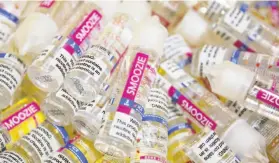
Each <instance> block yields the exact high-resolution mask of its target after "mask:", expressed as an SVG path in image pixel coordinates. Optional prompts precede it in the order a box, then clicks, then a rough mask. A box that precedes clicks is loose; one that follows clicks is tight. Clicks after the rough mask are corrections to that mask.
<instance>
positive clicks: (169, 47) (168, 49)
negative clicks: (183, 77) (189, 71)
mask: <svg viewBox="0 0 279 163" xmlns="http://www.w3.org/2000/svg"><path fill="white" fill-rule="evenodd" d="M163 58H164V59H172V60H174V61H175V62H176V63H177V64H178V65H179V67H181V68H184V67H186V66H187V65H189V64H190V63H191V61H192V50H191V49H190V47H189V45H188V44H187V43H186V42H185V41H184V39H183V37H182V36H181V35H179V34H175V35H172V36H169V37H168V38H167V39H166V41H165V43H164V55H163Z"/></svg>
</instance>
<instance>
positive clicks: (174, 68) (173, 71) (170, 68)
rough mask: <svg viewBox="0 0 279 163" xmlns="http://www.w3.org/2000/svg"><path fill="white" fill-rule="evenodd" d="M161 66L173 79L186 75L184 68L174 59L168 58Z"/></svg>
mask: <svg viewBox="0 0 279 163" xmlns="http://www.w3.org/2000/svg"><path fill="white" fill-rule="evenodd" d="M160 67H161V68H162V69H163V70H164V71H165V72H166V73H167V74H168V75H169V76H170V78H172V79H173V80H177V79H179V78H180V77H182V76H184V75H185V72H184V70H183V69H181V68H180V67H179V66H178V65H177V64H176V63H174V62H173V60H167V61H165V62H163V63H162V64H161V65H160Z"/></svg>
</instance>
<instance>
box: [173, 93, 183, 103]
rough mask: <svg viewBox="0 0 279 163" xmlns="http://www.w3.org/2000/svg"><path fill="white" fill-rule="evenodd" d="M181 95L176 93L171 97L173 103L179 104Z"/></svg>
mask: <svg viewBox="0 0 279 163" xmlns="http://www.w3.org/2000/svg"><path fill="white" fill-rule="evenodd" d="M180 95H181V93H180V92H179V91H177V90H176V91H175V92H174V94H173V95H172V96H171V101H172V102H173V103H177V102H178V99H179V97H180Z"/></svg>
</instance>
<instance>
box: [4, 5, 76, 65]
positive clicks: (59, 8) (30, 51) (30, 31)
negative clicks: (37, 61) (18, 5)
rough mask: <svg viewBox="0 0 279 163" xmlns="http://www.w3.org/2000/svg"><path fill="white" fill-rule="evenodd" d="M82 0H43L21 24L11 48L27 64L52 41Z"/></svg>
mask: <svg viewBox="0 0 279 163" xmlns="http://www.w3.org/2000/svg"><path fill="white" fill-rule="evenodd" d="M79 3H80V2H78V1H75V2H74V1H73V2H59V1H42V2H41V3H40V4H39V6H37V8H36V10H35V12H32V13H31V14H30V15H28V17H27V18H26V19H24V21H23V22H22V23H21V24H20V26H19V27H18V29H17V30H16V32H15V34H14V36H13V38H12V40H11V44H10V47H9V50H10V51H11V52H13V53H16V54H18V55H20V56H22V57H23V58H24V61H25V62H26V63H27V64H30V63H31V62H32V60H33V59H34V58H35V57H36V56H38V54H40V52H41V51H42V50H43V49H44V48H45V47H46V46H47V45H48V44H49V42H51V40H52V39H53V38H54V36H55V35H56V34H57V32H58V30H59V29H60V27H61V26H62V25H63V24H65V23H66V21H67V20H68V18H69V17H70V16H71V14H72V11H74V10H75V9H76V7H77V6H78V5H79Z"/></svg>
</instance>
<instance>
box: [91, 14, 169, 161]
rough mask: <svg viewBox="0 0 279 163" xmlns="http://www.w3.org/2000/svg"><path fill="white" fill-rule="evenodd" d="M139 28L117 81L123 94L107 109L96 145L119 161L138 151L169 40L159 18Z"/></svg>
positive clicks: (146, 22) (143, 23) (152, 19)
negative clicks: (150, 94)
mask: <svg viewBox="0 0 279 163" xmlns="http://www.w3.org/2000/svg"><path fill="white" fill-rule="evenodd" d="M139 25H140V26H138V28H137V30H135V35H134V40H133V41H132V43H131V46H130V48H129V49H128V52H127V55H126V56H125V57H124V60H123V63H122V64H121V68H120V70H119V76H118V77H117V78H116V79H117V80H116V82H117V83H118V84H117V87H119V88H117V87H116V89H119V92H121V94H122V93H123V94H122V95H120V94H119V93H118V94H117V96H116V102H114V104H113V105H111V106H109V107H107V109H106V113H105V116H104V123H103V124H102V127H101V129H100V132H99V135H98V137H97V139H96V141H95V147H96V148H97V149H98V150H99V151H101V152H102V153H105V154H107V155H111V156H115V157H119V158H124V157H129V156H130V155H131V152H133V151H134V148H135V144H134V143H135V141H136V135H137V133H138V130H139V128H140V124H141V121H142V115H143V113H144V105H145V102H146V100H147V94H148V92H149V90H150V88H151V85H152V83H153V81H154V78H155V75H156V72H155V69H154V67H156V64H157V61H158V59H159V57H160V55H161V54H162V50H163V43H164V40H165V38H166V37H167V30H166V29H165V28H164V27H163V26H162V25H161V24H160V22H159V20H158V19H156V17H152V18H147V19H145V20H144V21H143V22H142V23H140V24H139ZM123 79H124V80H123ZM123 86H125V87H124V88H123Z"/></svg>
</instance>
